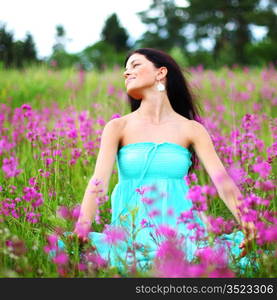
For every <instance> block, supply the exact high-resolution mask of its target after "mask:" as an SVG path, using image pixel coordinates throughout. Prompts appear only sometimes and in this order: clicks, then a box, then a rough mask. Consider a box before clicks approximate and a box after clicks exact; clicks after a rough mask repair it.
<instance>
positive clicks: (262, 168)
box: [0, 67, 277, 278]
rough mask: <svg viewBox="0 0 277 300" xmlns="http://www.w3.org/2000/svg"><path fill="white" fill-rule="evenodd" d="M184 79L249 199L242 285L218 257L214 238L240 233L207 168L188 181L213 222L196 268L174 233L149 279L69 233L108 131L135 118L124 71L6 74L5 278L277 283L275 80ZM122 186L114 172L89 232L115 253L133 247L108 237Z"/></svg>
mask: <svg viewBox="0 0 277 300" xmlns="http://www.w3.org/2000/svg"><path fill="white" fill-rule="evenodd" d="M185 76H186V77H187V79H188V81H189V82H190V84H191V86H192V89H193V92H194V94H195V96H196V99H197V101H198V102H199V105H200V107H202V111H201V114H202V118H203V121H204V124H205V127H206V128H207V130H208V131H209V133H210V134H211V137H212V139H213V142H214V145H215V148H216V151H217V153H218V156H219V157H220V159H221V160H222V162H223V164H224V166H225V167H226V170H227V171H228V172H229V174H230V175H231V176H232V178H233V179H234V181H235V182H236V184H237V186H238V187H239V189H240V191H241V192H242V194H243V196H244V198H243V203H244V206H245V207H246V208H247V213H246V214H244V219H245V221H251V222H253V223H254V224H255V226H256V228H257V233H258V234H257V238H256V240H255V241H253V242H252V243H251V245H248V247H247V249H246V252H247V253H248V254H250V253H252V254H253V253H254V254H255V255H250V256H249V259H250V260H253V261H252V262H251V264H249V267H247V268H246V269H245V271H244V272H243V273H241V272H240V270H239V268H238V267H237V265H236V258H234V259H233V261H232V263H231V264H230V263H227V260H226V257H225V256H226V253H225V252H224V251H225V250H224V249H222V248H215V247H214V244H215V241H216V238H217V236H219V235H220V234H223V233H230V232H231V231H236V230H239V229H240V228H239V227H238V225H237V224H236V223H235V222H234V219H233V218H232V215H231V213H230V212H229V210H228V209H227V207H226V206H225V204H224V202H223V201H222V200H221V199H220V197H219V196H218V194H217V191H216V189H215V187H214V185H213V183H212V181H211V179H210V178H209V176H208V174H207V172H206V171H205V169H204V168H203V166H202V165H201V164H198V165H197V167H196V169H195V170H194V171H193V173H192V174H189V175H188V176H186V177H185V178H184V180H186V182H187V183H188V184H189V186H190V192H189V197H190V198H191V199H192V202H193V203H194V209H195V210H198V211H205V212H206V213H207V214H208V215H209V219H210V223H211V225H212V226H211V231H210V232H209V245H208V246H207V247H205V248H202V249H201V250H200V249H199V252H198V255H197V257H196V259H195V260H194V261H192V262H188V261H186V259H185V258H184V253H183V251H184V249H182V247H181V246H180V247H179V243H178V242H176V236H177V232H176V231H174V229H173V228H169V227H166V226H161V227H160V228H157V234H159V235H162V236H163V237H164V241H163V242H162V243H161V245H160V246H159V249H158V251H157V254H156V257H155V260H154V262H153V267H152V268H151V269H150V270H149V271H148V272H141V271H139V270H137V269H136V267H135V265H133V266H131V267H128V266H127V265H126V268H125V269H124V271H122V270H118V269H117V268H115V267H111V266H109V263H108V261H106V260H105V259H104V258H103V257H101V253H97V252H96V251H95V249H94V247H93V246H92V245H90V244H87V245H83V246H82V247H81V246H80V245H79V243H78V241H77V239H69V238H67V236H66V235H64V234H63V233H65V232H70V231H73V227H74V224H75V222H76V220H77V218H78V214H79V206H80V203H81V201H82V199H83V195H84V191H85V188H86V186H87V183H88V180H89V179H90V177H91V176H92V174H93V170H94V164H95V161H96V158H97V153H98V150H99V145H100V138H101V133H102V130H103V127H104V126H105V124H106V123H107V122H108V121H109V120H110V119H113V118H118V117H120V116H122V115H125V114H127V113H129V112H130V108H129V105H128V103H127V97H126V95H125V91H124V83H123V70H121V69H119V68H115V69H114V70H112V71H103V72H102V73H100V72H99V73H97V72H85V71H82V70H81V71H80V70H75V69H67V70H63V71H60V70H55V69H54V68H53V69H47V68H43V67H40V68H29V69H26V70H24V71H17V70H5V71H4V70H0V277H43V278H44V277H277V250H276V242H277V210H276V208H277V200H276V154H277V143H276V137H277V124H276V122H277V119H276V106H277V71H276V70H275V69H274V68H273V67H268V68H264V69H248V68H244V69H240V68H234V69H228V68H223V69H221V70H218V71H212V70H204V69H202V68H201V67H197V68H192V69H189V70H187V72H186V73H185ZM117 179H118V177H117V169H116V165H115V166H114V170H113V174H112V177H111V180H110V185H109V191H108V194H107V197H106V198H105V199H104V200H103V201H101V202H99V207H98V212H97V217H96V219H95V222H93V224H92V231H98V232H102V231H103V230H104V232H105V234H106V237H107V239H106V240H107V243H109V244H110V245H111V247H112V246H115V245H116V243H117V242H118V241H121V242H122V241H123V242H124V239H125V235H124V233H123V232H121V231H120V230H119V229H116V228H115V229H109V227H108V226H106V224H109V221H110V216H111V205H110V201H109V198H110V195H111V193H112V191H113V187H114V186H115V184H116V183H117ZM134 193H135V191H134ZM200 202H201V203H200ZM199 203H200V204H201V205H199ZM191 213H192V212H191ZM189 214H190V212H186V213H184V215H182V216H180V220H181V221H183V222H186V220H187V219H189ZM182 218H183V220H182ZM142 226H143V224H142ZM188 226H191V228H194V227H193V225H192V224H188ZM196 229H197V228H196ZM199 230H200V229H199ZM196 232H197V230H196ZM197 236H199V234H196V238H197ZM59 239H63V241H64V243H65V245H66V248H65V249H62V250H61V249H60V248H59V247H58V240H59ZM218 251H220V252H218ZM130 253H131V254H132V253H133V252H132V251H131V250H130ZM130 253H129V254H130ZM247 253H246V254H247ZM257 266H258V267H257Z"/></svg>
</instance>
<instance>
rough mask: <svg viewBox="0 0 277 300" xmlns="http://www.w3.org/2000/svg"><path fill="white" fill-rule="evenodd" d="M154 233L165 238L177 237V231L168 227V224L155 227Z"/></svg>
mask: <svg viewBox="0 0 277 300" xmlns="http://www.w3.org/2000/svg"><path fill="white" fill-rule="evenodd" d="M156 234H157V235H163V236H164V237H166V238H168V239H169V238H175V237H177V231H176V230H175V229H173V228H171V227H169V226H168V225H160V226H159V227H158V228H157V229H156Z"/></svg>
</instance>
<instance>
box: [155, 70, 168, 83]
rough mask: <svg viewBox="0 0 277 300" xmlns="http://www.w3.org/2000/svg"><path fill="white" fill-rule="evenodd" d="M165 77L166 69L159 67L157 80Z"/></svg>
mask: <svg viewBox="0 0 277 300" xmlns="http://www.w3.org/2000/svg"><path fill="white" fill-rule="evenodd" d="M166 75H167V68H166V67H160V68H159V70H158V74H157V80H162V79H164V78H165V77H166Z"/></svg>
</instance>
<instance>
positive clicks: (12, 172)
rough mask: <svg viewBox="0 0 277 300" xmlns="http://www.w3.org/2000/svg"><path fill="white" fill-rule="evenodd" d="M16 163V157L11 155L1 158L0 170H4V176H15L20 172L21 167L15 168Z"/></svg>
mask: <svg viewBox="0 0 277 300" xmlns="http://www.w3.org/2000/svg"><path fill="white" fill-rule="evenodd" d="M17 165H18V162H17V159H16V158H15V157H13V156H12V157H11V158H4V159H3V165H2V170H3V171H4V173H5V176H6V178H9V177H16V176H18V175H19V174H20V173H21V172H22V169H17Z"/></svg>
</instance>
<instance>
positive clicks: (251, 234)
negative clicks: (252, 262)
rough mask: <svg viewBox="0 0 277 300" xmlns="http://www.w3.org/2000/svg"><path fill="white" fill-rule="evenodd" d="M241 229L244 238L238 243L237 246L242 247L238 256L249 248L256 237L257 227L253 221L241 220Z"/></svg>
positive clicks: (242, 254)
mask: <svg viewBox="0 0 277 300" xmlns="http://www.w3.org/2000/svg"><path fill="white" fill-rule="evenodd" d="M242 230H243V232H244V235H245V239H244V240H243V242H241V243H240V245H239V248H241V249H243V250H242V252H241V254H240V257H243V256H245V255H246V254H247V250H249V249H251V246H252V243H253V241H255V239H256V237H257V228H256V226H255V224H254V223H253V222H242Z"/></svg>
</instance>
